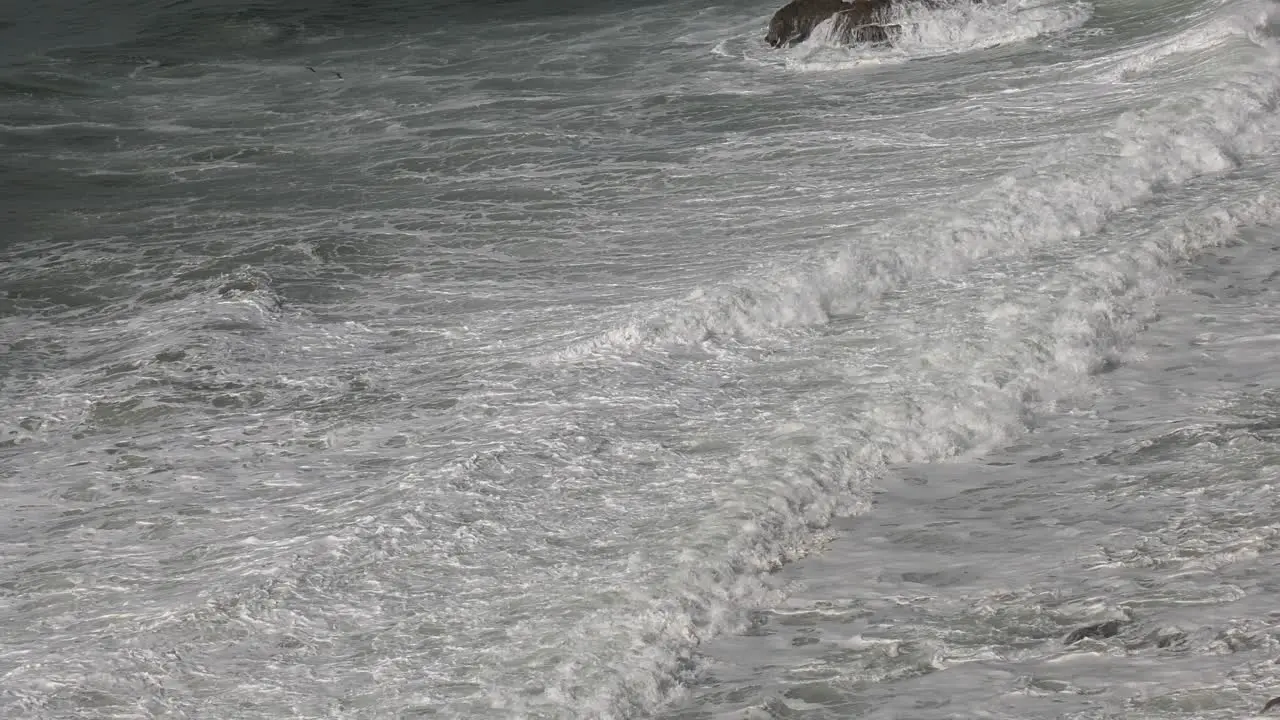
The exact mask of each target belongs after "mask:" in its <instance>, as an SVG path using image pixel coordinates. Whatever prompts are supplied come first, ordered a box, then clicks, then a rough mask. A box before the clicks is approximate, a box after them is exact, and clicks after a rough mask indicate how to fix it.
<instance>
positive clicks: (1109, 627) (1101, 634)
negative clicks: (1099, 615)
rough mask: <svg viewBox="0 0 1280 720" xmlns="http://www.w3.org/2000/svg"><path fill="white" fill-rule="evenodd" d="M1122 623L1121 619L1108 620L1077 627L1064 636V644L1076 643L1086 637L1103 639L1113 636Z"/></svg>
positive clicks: (1118, 630)
mask: <svg viewBox="0 0 1280 720" xmlns="http://www.w3.org/2000/svg"><path fill="white" fill-rule="evenodd" d="M1121 624H1122V623H1121V621H1119V620H1108V621H1107V622H1103V623H1097V624H1094V625H1086V626H1084V627H1082V628H1076V629H1075V630H1072V631H1071V632H1069V633H1067V636H1066V637H1064V638H1062V644H1063V645H1074V644H1075V643H1078V642H1080V641H1081V640H1084V639H1085V638H1095V639H1098V640H1101V639H1103V638H1109V637H1113V636H1115V635H1116V634H1117V633H1119V632H1120V625H1121Z"/></svg>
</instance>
